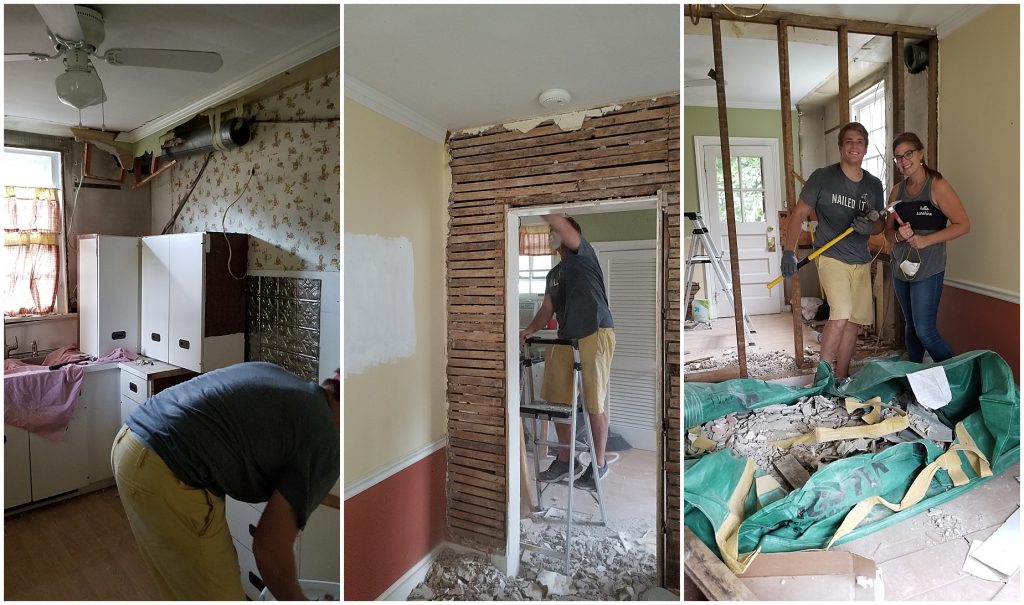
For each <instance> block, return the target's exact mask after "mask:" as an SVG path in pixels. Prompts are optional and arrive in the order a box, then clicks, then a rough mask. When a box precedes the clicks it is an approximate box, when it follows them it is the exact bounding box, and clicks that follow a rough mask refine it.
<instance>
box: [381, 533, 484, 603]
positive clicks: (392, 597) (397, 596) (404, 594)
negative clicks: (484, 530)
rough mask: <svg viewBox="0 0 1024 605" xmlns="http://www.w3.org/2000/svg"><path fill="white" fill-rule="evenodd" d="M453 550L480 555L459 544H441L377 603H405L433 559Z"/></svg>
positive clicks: (392, 586)
mask: <svg viewBox="0 0 1024 605" xmlns="http://www.w3.org/2000/svg"><path fill="white" fill-rule="evenodd" d="M446 549H447V550H454V551H455V552H458V553H475V554H481V553H479V552H478V551H476V550H473V549H472V548H467V547H465V546H462V545H461V544H455V543H453V542H441V543H440V544H438V545H437V546H435V547H434V550H432V551H430V552H429V553H428V554H427V556H425V557H423V558H422V559H420V561H419V562H418V563H416V564H415V565H413V566H412V567H411V568H409V571H407V572H405V574H404V575H402V577H401V578H398V580H396V581H395V583H394V584H392V585H391V587H390V588H388V589H387V590H385V591H384V593H383V594H381V595H380V596H379V597H377V599H376V600H378V601H406V600H408V599H409V593H411V592H412V590H413V588H416V585H417V584H419V583H420V582H422V581H423V579H424V578H426V577H427V572H428V571H430V566H431V565H432V564H433V563H434V559H436V558H437V555H439V554H440V553H441V552H442V551H444V550H446Z"/></svg>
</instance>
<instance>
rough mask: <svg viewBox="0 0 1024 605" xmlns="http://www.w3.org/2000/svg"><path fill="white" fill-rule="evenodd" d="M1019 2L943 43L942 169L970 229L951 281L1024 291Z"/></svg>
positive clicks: (959, 244)
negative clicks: (1023, 283) (1023, 280)
mask: <svg viewBox="0 0 1024 605" xmlns="http://www.w3.org/2000/svg"><path fill="white" fill-rule="evenodd" d="M1019 74H1020V7H1019V6H1018V5H1015V4H1005V5H996V6H994V7H992V8H990V9H989V10H987V11H985V12H984V13H982V14H981V15H979V16H978V17H976V18H975V19H973V20H972V21H970V22H969V23H967V24H966V25H963V26H962V27H960V28H959V29H956V30H954V31H953V32H952V33H951V34H949V35H948V36H946V37H944V38H942V39H941V40H939V161H938V169H939V171H940V172H942V174H943V175H944V176H945V177H946V178H947V179H949V182H950V184H951V185H952V186H953V188H954V189H955V190H956V191H957V193H958V194H959V195H960V199H961V200H963V203H964V208H965V209H966V210H967V214H968V216H969V217H970V219H971V232H970V233H968V234H967V235H966V236H964V237H961V238H959V239H957V240H954V241H952V242H949V244H948V256H949V259H948V262H947V265H946V280H947V281H953V282H954V285H955V283H956V282H957V281H958V280H962V281H964V282H967V283H968V284H974V285H980V286H982V287H987V288H995V289H998V290H1001V291H1004V292H1006V293H1009V294H1012V295H1013V296H1019V294H1020V229H1019V224H1020V122H1019V119H1020V76H1019Z"/></svg>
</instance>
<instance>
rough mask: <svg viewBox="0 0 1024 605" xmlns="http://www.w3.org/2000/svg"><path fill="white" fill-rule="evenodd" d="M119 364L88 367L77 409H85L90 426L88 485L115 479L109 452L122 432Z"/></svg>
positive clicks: (88, 437)
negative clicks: (118, 433) (118, 392)
mask: <svg viewBox="0 0 1024 605" xmlns="http://www.w3.org/2000/svg"><path fill="white" fill-rule="evenodd" d="M119 375H120V371H119V369H118V364H116V363H111V364H103V365H102V366H92V367H87V371H86V373H85V379H84V380H83V382H82V394H81V395H80V397H79V400H78V407H79V408H84V409H85V410H86V414H85V416H84V418H85V420H86V423H87V426H88V435H87V443H88V451H89V457H88V467H87V474H86V483H87V484H88V483H96V482H97V481H103V480H105V479H111V478H113V477H114V471H113V470H112V469H111V467H110V448H111V446H112V445H113V444H114V437H115V436H116V435H117V431H118V429H120V428H121V412H120V406H118V396H117V391H118V376H119Z"/></svg>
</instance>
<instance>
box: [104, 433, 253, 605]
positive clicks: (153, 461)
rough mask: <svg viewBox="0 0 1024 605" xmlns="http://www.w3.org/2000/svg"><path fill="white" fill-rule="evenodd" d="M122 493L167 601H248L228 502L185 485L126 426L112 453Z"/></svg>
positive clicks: (130, 522)
mask: <svg viewBox="0 0 1024 605" xmlns="http://www.w3.org/2000/svg"><path fill="white" fill-rule="evenodd" d="M110 463H111V465H112V466H113V468H114V479H115V481H117V493H118V495H119V496H120V497H121V503H122V504H123V505H124V512H125V513H126V514H127V515H128V523H129V525H131V528H132V533H133V534H135V542H136V543H137V544H138V546H139V549H140V550H141V551H142V555H143V559H145V561H146V564H147V566H148V567H149V569H150V571H151V572H152V574H153V579H154V580H156V583H157V586H158V587H159V589H160V592H161V593H162V598H163V599H164V600H172V599H177V600H184V601H211V600H232V601H244V600H245V592H243V591H242V580H241V572H240V570H239V567H238V555H237V554H236V553H235V546H234V544H233V543H232V541H231V532H230V530H229V529H228V523H227V518H226V517H225V516H224V498H222V497H220V496H217V495H216V494H214V493H212V492H209V491H207V490H204V489H197V488H194V487H190V486H188V485H185V484H184V483H182V482H181V481H178V478H177V477H175V476H174V473H172V472H171V469H169V468H167V465H166V464H164V461H163V460H161V459H160V457H159V456H157V455H156V453H154V452H153V451H152V450H150V449H149V448H147V447H146V444H145V443H143V442H142V441H141V440H140V439H139V438H138V437H136V436H135V434H134V433H132V432H131V430H130V429H129V428H128V426H127V425H125V426H122V427H121V430H120V431H119V432H118V433H117V437H115V438H114V446H113V447H112V448H111V450H110Z"/></svg>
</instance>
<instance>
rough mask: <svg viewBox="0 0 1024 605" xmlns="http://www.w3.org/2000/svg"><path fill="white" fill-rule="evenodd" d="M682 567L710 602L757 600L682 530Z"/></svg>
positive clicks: (691, 533) (727, 570)
mask: <svg viewBox="0 0 1024 605" xmlns="http://www.w3.org/2000/svg"><path fill="white" fill-rule="evenodd" d="M683 566H684V567H685V568H686V577H687V579H689V580H692V581H693V583H694V584H695V585H696V586H697V588H699V589H700V591H701V592H702V593H703V594H704V596H705V597H707V598H708V600H710V601H758V600H759V599H758V598H757V596H756V595H754V593H753V592H751V590H750V589H749V588H747V585H746V584H744V583H743V582H741V581H740V579H739V578H737V577H736V574H734V573H733V572H732V570H731V569H729V567H728V566H727V565H726V564H725V563H723V562H722V561H721V559H719V558H718V557H716V556H715V553H713V552H711V549H710V548H708V547H707V545H706V544H704V543H703V542H701V540H700V538H698V537H697V534H695V533H693V531H692V530H690V528H689V527H685V528H684V529H683Z"/></svg>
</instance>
